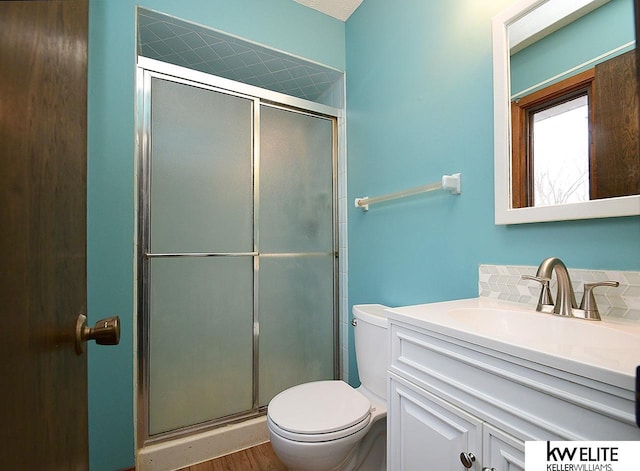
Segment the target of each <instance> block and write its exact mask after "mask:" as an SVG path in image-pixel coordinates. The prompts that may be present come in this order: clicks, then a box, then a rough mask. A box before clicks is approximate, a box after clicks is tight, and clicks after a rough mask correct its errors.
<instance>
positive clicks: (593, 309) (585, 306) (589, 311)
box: [579, 281, 620, 321]
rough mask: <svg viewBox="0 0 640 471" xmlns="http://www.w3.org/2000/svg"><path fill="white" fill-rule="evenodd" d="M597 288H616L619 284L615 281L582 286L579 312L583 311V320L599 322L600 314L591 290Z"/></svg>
mask: <svg viewBox="0 0 640 471" xmlns="http://www.w3.org/2000/svg"><path fill="white" fill-rule="evenodd" d="M598 286H613V287H615V288H617V287H618V286H620V283H618V282H617V281H597V282H595V283H585V284H584V295H583V296H582V302H580V308H579V309H580V310H581V311H584V315H585V317H584V318H585V319H590V320H595V321H599V320H600V312H598V305H597V304H596V298H595V297H594V296H593V289H594V288H596V287H598Z"/></svg>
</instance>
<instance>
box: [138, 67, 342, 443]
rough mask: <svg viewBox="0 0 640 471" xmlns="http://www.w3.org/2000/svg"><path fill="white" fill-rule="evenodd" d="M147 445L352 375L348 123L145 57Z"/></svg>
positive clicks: (142, 261) (142, 278) (142, 314)
mask: <svg viewBox="0 0 640 471" xmlns="http://www.w3.org/2000/svg"><path fill="white" fill-rule="evenodd" d="M138 115H139V119H138V121H139V132H138V134H139V156H140V157H139V164H138V176H139V184H138V193H139V204H138V206H139V207H138V211H139V224H138V229H139V234H138V299H139V301H138V345H139V349H138V356H139V362H138V368H139V394H138V398H139V399H138V406H137V407H138V410H139V420H138V428H139V431H138V435H139V446H141V445H142V444H144V443H152V442H154V441H158V440H165V439H167V438H172V437H176V436H180V435H183V434H186V433H194V432H196V431H200V430H203V429H208V428H211V427H215V426H218V425H221V424H226V423H229V422H232V421H237V420H242V419H245V418H250V417H254V416H257V415H259V414H260V413H261V412H263V411H264V408H265V406H266V405H267V404H268V402H269V400H270V399H271V398H272V397H273V396H274V395H275V394H277V393H278V392H280V391H282V390H283V389H286V388H288V387H290V386H292V385H295V384H299V383H302V382H307V381H313V380H321V379H333V378H335V377H338V376H339V369H338V365H339V360H340V358H339V356H340V346H339V344H338V335H337V333H338V327H339V317H338V308H337V306H338V237H337V223H336V220H337V188H336V187H337V185H336V182H337V178H336V161H337V121H336V113H335V112H333V109H332V108H330V107H328V106H325V105H318V104H314V103H312V102H308V101H306V100H301V99H298V98H293V97H287V96H285V95H282V94H279V93H273V92H270V91H266V90H261V89H259V88H256V87H253V86H245V85H243V84H240V83H235V82H231V81H229V80H225V79H221V78H219V77H214V76H211V75H208V74H204V73H201V72H195V71H192V70H188V69H185V68H181V67H175V66H172V65H168V64H165V63H160V62H157V61H153V60H146V59H143V58H140V59H139V69H138Z"/></svg>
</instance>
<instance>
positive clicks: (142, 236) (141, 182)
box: [135, 57, 342, 449]
mask: <svg viewBox="0 0 640 471" xmlns="http://www.w3.org/2000/svg"><path fill="white" fill-rule="evenodd" d="M153 78H159V79H165V80H169V81H171V82H174V83H182V84H186V85H190V86H195V87H198V88H201V89H205V90H211V91H214V92H219V93H224V94H227V95H232V96H237V97H240V98H244V99H248V100H250V101H252V102H253V115H252V120H253V122H252V125H253V138H252V141H253V143H252V165H251V167H252V173H251V179H252V193H253V211H254V215H253V251H252V252H246V253H244V252H243V253H157V254H156V253H151V252H150V247H149V241H150V211H149V208H150V206H149V204H150V188H151V186H150V185H151V178H150V162H151V140H150V136H151V81H152V79H153ZM136 95H137V96H136V106H137V108H136V135H137V142H136V154H137V156H136V167H137V168H136V172H137V181H136V194H137V195H138V196H137V213H138V217H137V226H136V233H137V234H136V239H137V247H136V249H137V251H136V252H137V253H136V265H137V266H136V273H137V283H136V291H137V292H136V296H135V297H136V299H137V309H136V313H137V337H136V341H137V345H136V353H137V357H138V358H137V362H136V365H137V371H136V377H137V385H136V389H137V391H136V409H137V418H138V420H137V427H136V428H137V432H136V435H137V448H138V449H139V448H142V447H143V446H146V445H149V444H152V443H157V442H161V441H166V440H171V439H174V438H177V437H184V436H188V435H192V434H195V433H198V432H202V431H205V430H210V429H212V428H215V427H219V426H222V425H226V424H229V423H233V422H239V421H242V420H246V419H248V418H253V417H256V416H259V415H262V414H264V413H265V409H266V408H265V407H260V406H259V375H258V374H259V364H258V361H259V315H260V313H259V306H258V302H259V298H258V289H259V281H258V275H259V269H260V255H261V254H260V253H259V251H258V249H259V237H260V234H259V224H258V223H259V217H260V211H259V208H260V198H259V191H258V190H259V170H260V168H259V166H260V158H259V156H260V110H261V106H269V107H274V108H279V109H283V110H287V111H293V112H296V113H301V114H307V115H309V116H313V117H318V118H324V119H329V120H331V121H332V136H333V143H332V154H333V155H332V173H333V175H332V193H333V201H332V203H333V218H332V222H333V228H332V234H333V244H332V245H333V250H332V252H330V253H328V254H330V255H332V256H333V261H334V262H333V273H334V289H333V292H334V299H333V306H334V308H333V319H332V322H333V376H334V378H339V377H340V365H341V347H340V336H339V327H340V303H339V301H340V297H339V286H340V282H339V281H340V280H339V277H340V273H339V264H338V253H339V250H338V247H339V237H338V186H337V185H338V182H337V158H338V128H339V126H338V120H339V119H342V110H340V109H337V108H332V107H329V106H326V105H321V104H319V103H315V102H310V101H306V100H302V99H299V98H295V97H291V96H288V95H284V94H281V93H277V92H272V91H269V90H264V89H261V88H258V87H254V86H251V85H246V84H243V83H239V82H234V81H231V80H227V79H223V78H220V77H216V76H212V75H209V74H205V73H202V72H197V71H194V70H191V69H186V68H183V67H179V66H175V65H171V64H167V63H164V62H159V61H156V60H153V59H148V58H144V57H139V58H138V67H137V76H136ZM314 254H315V253H314ZM278 255H279V256H282V255H286V254H278ZM306 255H313V254H311V253H310V254H306ZM325 255H327V254H325ZM238 256H251V257H253V333H252V335H253V354H252V358H253V365H252V370H253V371H252V375H253V376H252V385H253V386H252V389H253V390H252V397H253V401H252V408H251V410H248V411H243V412H240V413H236V414H232V415H230V416H226V417H222V418H219V419H214V420H210V421H207V422H203V423H200V424H196V425H191V426H187V427H183V428H179V429H176V430H171V431H168V432H162V433H159V434H156V435H153V436H151V435H150V434H149V402H148V398H149V344H150V342H149V337H148V329H147V326H148V325H149V321H150V312H149V304H150V303H149V300H150V286H149V285H148V280H149V266H150V260H151V259H152V258H158V257H238ZM263 256H269V254H264V255H263ZM292 256H295V255H292Z"/></svg>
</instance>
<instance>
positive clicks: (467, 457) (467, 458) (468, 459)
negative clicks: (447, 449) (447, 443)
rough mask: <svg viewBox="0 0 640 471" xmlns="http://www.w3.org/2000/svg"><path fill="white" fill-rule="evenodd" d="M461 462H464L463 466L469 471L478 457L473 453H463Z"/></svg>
mask: <svg viewBox="0 0 640 471" xmlns="http://www.w3.org/2000/svg"><path fill="white" fill-rule="evenodd" d="M460 461H461V462H462V466H464V467H465V468H467V469H468V468H471V467H472V466H473V463H474V462H475V461H476V456H475V455H474V454H473V453H471V452H467V453H465V452H464V451H463V452H462V453H460Z"/></svg>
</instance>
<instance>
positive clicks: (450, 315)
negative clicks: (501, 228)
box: [389, 298, 640, 384]
mask: <svg viewBox="0 0 640 471" xmlns="http://www.w3.org/2000/svg"><path fill="white" fill-rule="evenodd" d="M389 312H390V316H389V317H390V318H391V319H394V318H395V319H398V320H401V321H403V322H408V323H410V324H412V325H416V326H418V327H422V328H424V329H427V330H430V331H434V332H437V333H439V334H444V335H446V336H449V337H454V338H457V339H460V340H463V341H465V342H470V343H473V344H477V345H481V346H483V347H487V348H490V349H493V350H497V351H500V352H503V353H508V354H512V355H514V356H518V357H521V358H524V359H527V360H530V361H533V362H536V363H538V364H543V365H547V366H551V367H554V368H558V369H562V370H566V371H571V372H573V373H576V374H580V375H583V376H587V377H592V378H594V379H598V380H600V381H604V382H607V383H609V384H611V382H618V381H623V382H624V383H627V382H629V380H630V379H631V378H634V377H635V369H636V367H637V366H638V363H639V362H640V325H639V324H638V323H637V322H630V321H624V320H615V321H614V320H606V319H605V320H602V321H588V320H584V319H575V318H566V317H559V316H554V315H552V314H547V313H540V312H537V311H535V309H534V308H533V307H529V306H526V305H521V304H514V303H508V302H503V301H496V300H492V299H488V298H473V299H463V300H457V301H447V302H441V303H432V304H421V305H415V306H406V307H400V308H394V309H391V310H390V311H389ZM620 375H622V376H623V377H624V378H620ZM616 378H617V379H616Z"/></svg>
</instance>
